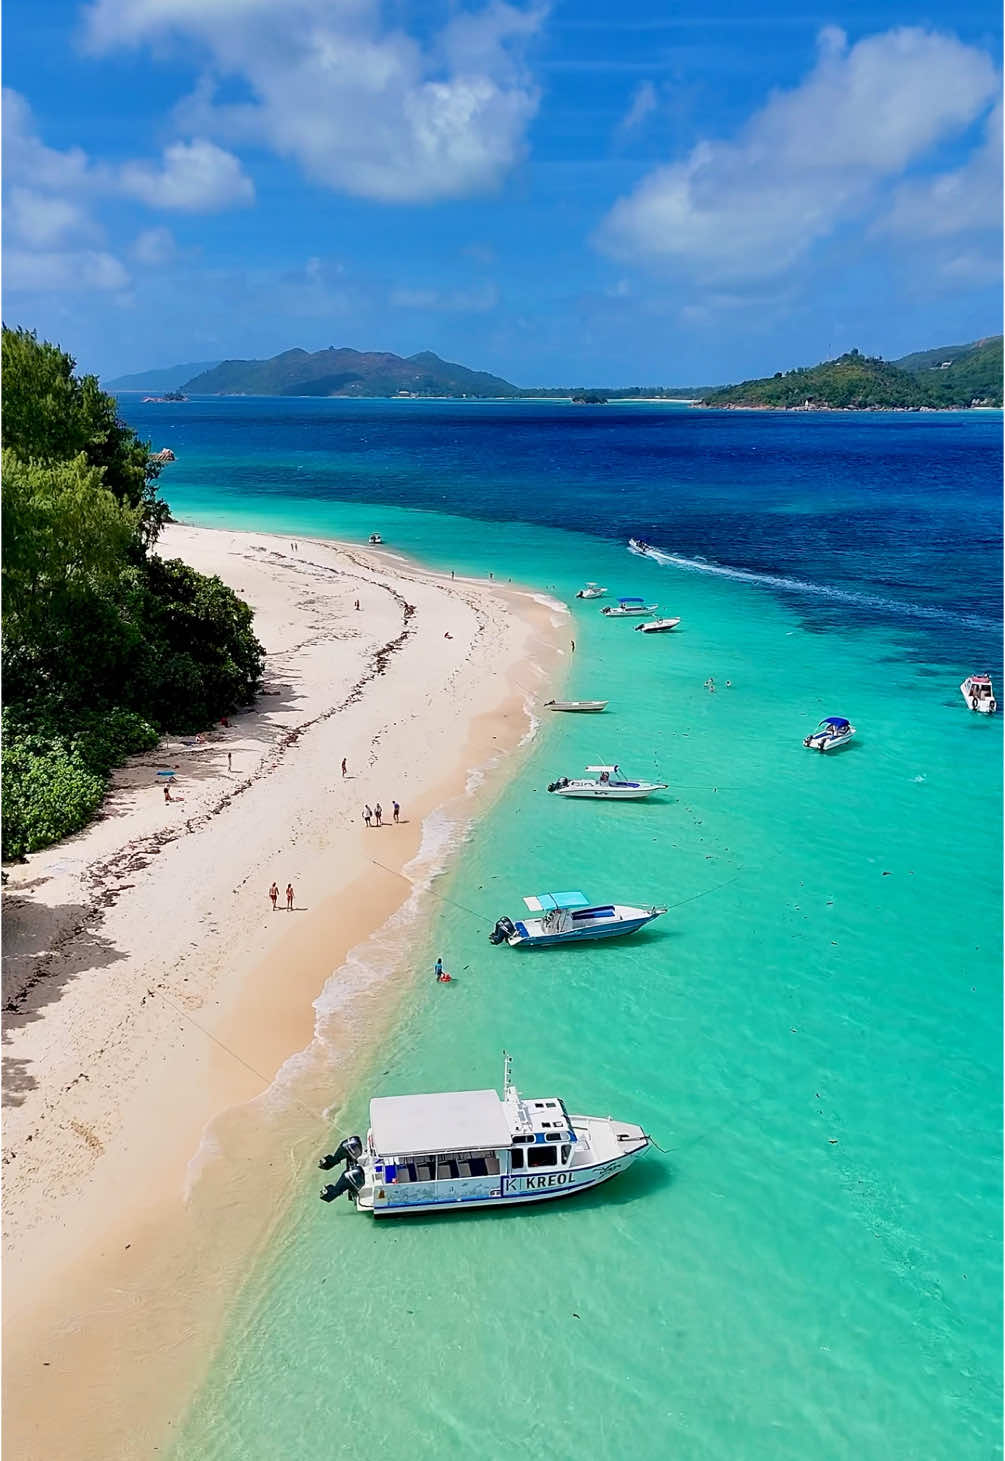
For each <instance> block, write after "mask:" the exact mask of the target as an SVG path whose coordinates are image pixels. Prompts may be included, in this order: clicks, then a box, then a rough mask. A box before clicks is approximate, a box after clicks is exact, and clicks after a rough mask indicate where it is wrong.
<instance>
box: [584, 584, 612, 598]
mask: <svg viewBox="0 0 1005 1461" xmlns="http://www.w3.org/2000/svg"><path fill="white" fill-rule="evenodd" d="M606 592H607V590H606V589H605V588H601V587H600V584H599V583H588V584H587V585H586V587H585V588H581V589H580V590H579V593H578V594H577V595H576V598H577V599H602V598H603V597H604V594H606Z"/></svg>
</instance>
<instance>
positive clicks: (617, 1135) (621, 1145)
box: [318, 1055, 652, 1217]
mask: <svg viewBox="0 0 1005 1461" xmlns="http://www.w3.org/2000/svg"><path fill="white" fill-rule="evenodd" d="M651 1140H652V1139H651V1137H649V1136H648V1135H647V1133H646V1132H645V1131H644V1130H643V1128H642V1127H641V1126H636V1125H634V1124H633V1123H631V1122H625V1121H615V1119H614V1117H613V1116H572V1115H570V1114H569V1111H568V1109H567V1107H566V1104H565V1102H564V1101H563V1100H562V1099H561V1097H559V1096H541V1097H538V1098H536V1099H525V1098H524V1097H523V1096H521V1095H520V1094H519V1092H518V1091H517V1089H516V1087H515V1086H514V1085H513V1080H512V1074H511V1064H510V1057H509V1056H508V1055H504V1066H503V1093H502V1098H501V1099H500V1097H499V1096H498V1095H497V1094H496V1092H495V1091H491V1090H489V1091H438V1092H436V1093H434V1094H429V1095H416V1096H377V1097H375V1098H374V1099H373V1100H372V1101H371V1102H370V1129H369V1131H368V1132H367V1134H366V1140H365V1141H364V1140H363V1138H362V1137H360V1136H348V1137H346V1139H345V1140H344V1141H343V1142H340V1144H339V1145H338V1147H337V1148H336V1149H335V1151H334V1152H332V1153H330V1154H329V1155H328V1156H325V1157H322V1158H321V1161H320V1162H319V1163H318V1165H319V1166H320V1167H321V1168H322V1169H323V1170H324V1171H331V1170H332V1169H333V1168H335V1167H338V1166H340V1165H341V1164H343V1163H344V1164H345V1170H344V1171H343V1172H342V1174H341V1176H339V1177H338V1178H337V1180H336V1181H335V1182H332V1183H329V1184H328V1185H327V1186H326V1187H324V1188H322V1190H321V1198H322V1200H323V1201H324V1202H333V1201H334V1200H335V1198H336V1197H341V1196H343V1195H345V1196H346V1197H348V1198H349V1200H350V1202H354V1203H355V1205H356V1210H357V1211H358V1212H368V1213H372V1214H373V1216H374V1217H399V1216H404V1215H407V1214H408V1213H416V1212H424V1213H432V1212H461V1211H464V1210H466V1209H468V1208H474V1207H506V1206H509V1205H511V1204H512V1203H514V1202H542V1201H547V1200H548V1199H549V1198H552V1197H571V1196H572V1195H573V1194H574V1193H576V1192H583V1191H585V1190H586V1188H588V1187H596V1186H597V1185H598V1184H599V1183H601V1182H606V1181H608V1179H609V1178H611V1177H616V1176H617V1175H618V1174H619V1173H620V1172H623V1171H624V1170H625V1169H626V1167H630V1166H631V1164H632V1162H634V1160H635V1158H636V1157H637V1156H640V1155H641V1153H642V1152H644V1151H645V1150H646V1148H647V1147H648V1146H649V1145H650V1144H651Z"/></svg>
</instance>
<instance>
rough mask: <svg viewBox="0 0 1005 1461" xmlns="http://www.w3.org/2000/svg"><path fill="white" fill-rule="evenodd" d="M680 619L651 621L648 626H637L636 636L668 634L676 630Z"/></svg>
mask: <svg viewBox="0 0 1005 1461" xmlns="http://www.w3.org/2000/svg"><path fill="white" fill-rule="evenodd" d="M679 623H680V619H650V620H649V622H648V623H647V624H636V626H635V633H636V634H666V633H667V632H668V631H669V630H671V629H676V628H677V625H678V624H679Z"/></svg>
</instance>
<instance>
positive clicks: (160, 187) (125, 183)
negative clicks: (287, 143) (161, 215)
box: [119, 138, 255, 213]
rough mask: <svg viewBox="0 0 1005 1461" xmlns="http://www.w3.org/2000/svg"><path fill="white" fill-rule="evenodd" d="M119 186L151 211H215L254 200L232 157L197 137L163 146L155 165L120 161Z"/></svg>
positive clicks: (246, 181) (249, 183)
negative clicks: (152, 209)
mask: <svg viewBox="0 0 1005 1461" xmlns="http://www.w3.org/2000/svg"><path fill="white" fill-rule="evenodd" d="M119 187H120V189H121V191H122V192H123V193H126V194H128V195H129V196H131V197H134V198H139V199H140V201H141V202H143V203H147V204H148V205H149V206H150V207H151V208H168V209H173V210H174V209H176V210H178V211H180V212H186V213H217V212H219V211H220V210H221V209H223V208H231V207H233V206H235V205H237V204H242V203H250V202H251V201H252V200H253V199H254V196H255V189H254V186H253V185H252V182H251V179H250V178H249V177H246V176H245V174H244V172H243V170H242V168H241V164H240V163H239V162H238V160H237V158H236V157H235V156H234V155H233V153H231V152H225V151H224V150H223V148H222V147H217V145H216V143H215V142H206V141H204V140H203V139H201V138H200V139H197V140H196V141H194V142H174V143H172V145H171V146H170V147H165V149H164V156H163V161H162V162H161V164H160V166H159V167H158V166H156V165H153V164H151V163H149V162H127V163H124V164H123V166H122V168H121V169H120V172H119Z"/></svg>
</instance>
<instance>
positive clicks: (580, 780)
mask: <svg viewBox="0 0 1005 1461" xmlns="http://www.w3.org/2000/svg"><path fill="white" fill-rule="evenodd" d="M586 769H587V771H596V772H598V773H599V775H598V776H596V777H590V776H580V777H576V778H574V779H573V780H570V779H569V777H568V776H560V777H559V779H558V780H557V781H553V782H552V783H551V785H550V786H549V787H548V790H549V791H551V792H554V793H555V795H556V796H572V797H601V798H603V799H605V800H610V801H622V802H639V801H642V800H643V799H644V798H645V797H647V796H652V794H653V792H654V791H666V789H667V784H666V782H665V781H628V780H627V779H626V777H625V774H624V772H623V771H622V770H621V767H620V766H587V768H586Z"/></svg>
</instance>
